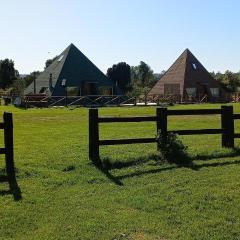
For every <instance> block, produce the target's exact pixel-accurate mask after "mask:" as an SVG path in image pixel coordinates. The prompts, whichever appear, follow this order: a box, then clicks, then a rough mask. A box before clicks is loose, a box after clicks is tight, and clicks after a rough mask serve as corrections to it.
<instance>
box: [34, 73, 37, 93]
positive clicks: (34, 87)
mask: <svg viewBox="0 0 240 240" xmlns="http://www.w3.org/2000/svg"><path fill="white" fill-rule="evenodd" d="M33 92H34V94H36V92H37V91H36V73H34V74H33Z"/></svg>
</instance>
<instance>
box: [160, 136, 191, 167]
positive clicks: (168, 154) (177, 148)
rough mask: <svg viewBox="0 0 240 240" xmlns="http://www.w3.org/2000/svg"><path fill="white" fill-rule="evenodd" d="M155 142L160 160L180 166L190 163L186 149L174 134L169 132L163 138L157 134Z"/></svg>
mask: <svg viewBox="0 0 240 240" xmlns="http://www.w3.org/2000/svg"><path fill="white" fill-rule="evenodd" d="M157 142H158V150H159V152H160V159H161V160H163V161H167V162H169V163H176V164H178V165H182V166H186V165H189V164H191V163H192V161H191V158H190V157H189V155H188V152H187V147H186V146H185V145H184V144H183V143H182V141H181V140H180V139H179V138H178V136H177V135H176V134H174V133H171V132H170V133H167V135H166V136H164V135H163V134H162V133H161V132H159V133H158V135H157Z"/></svg>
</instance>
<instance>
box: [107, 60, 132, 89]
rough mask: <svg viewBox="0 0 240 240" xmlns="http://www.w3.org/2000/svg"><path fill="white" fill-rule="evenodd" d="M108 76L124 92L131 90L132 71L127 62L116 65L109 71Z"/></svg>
mask: <svg viewBox="0 0 240 240" xmlns="http://www.w3.org/2000/svg"><path fill="white" fill-rule="evenodd" d="M107 76H108V77H109V78H110V79H111V80H112V81H113V82H114V84H115V85H116V86H118V87H119V88H120V89H121V90H122V91H123V92H126V91H128V90H129V87H130V82H131V69H130V66H129V65H128V64H127V63H125V62H120V63H118V64H114V65H113V66H112V67H111V68H108V70H107Z"/></svg>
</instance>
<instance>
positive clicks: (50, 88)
mask: <svg viewBox="0 0 240 240" xmlns="http://www.w3.org/2000/svg"><path fill="white" fill-rule="evenodd" d="M52 88H53V87H52V73H50V75H49V91H50V92H52Z"/></svg>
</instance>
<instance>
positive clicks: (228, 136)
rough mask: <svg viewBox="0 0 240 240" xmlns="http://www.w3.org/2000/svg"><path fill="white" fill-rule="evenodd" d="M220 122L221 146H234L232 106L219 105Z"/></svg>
mask: <svg viewBox="0 0 240 240" xmlns="http://www.w3.org/2000/svg"><path fill="white" fill-rule="evenodd" d="M221 110H222V113H221V122H222V130H223V133H222V146H223V147H226V148H234V119H233V106H222V107H221Z"/></svg>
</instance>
